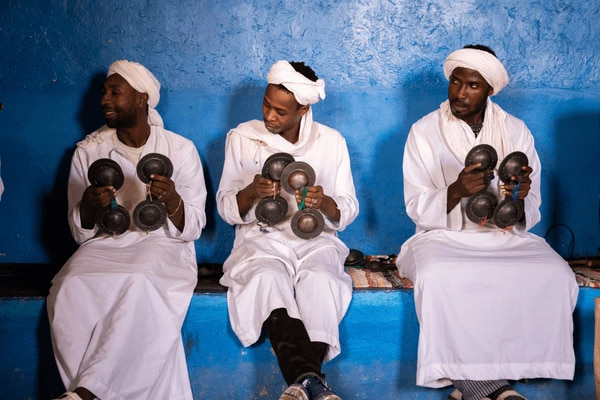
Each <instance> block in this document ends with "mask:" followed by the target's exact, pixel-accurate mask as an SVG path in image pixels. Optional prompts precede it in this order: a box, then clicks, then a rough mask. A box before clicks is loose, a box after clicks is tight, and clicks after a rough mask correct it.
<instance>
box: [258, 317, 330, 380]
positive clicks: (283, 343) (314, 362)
mask: <svg viewBox="0 0 600 400" xmlns="http://www.w3.org/2000/svg"><path fill="white" fill-rule="evenodd" d="M263 329H264V331H265V333H266V334H267V336H268V337H269V340H270V341H271V347H273V351H275V355H276V356H277V362H278V363H279V369H280V370H281V374H282V375H283V378H284V379H285V381H286V382H287V384H288V385H291V384H292V383H295V382H296V381H297V380H298V379H299V378H300V377H301V376H303V375H306V374H308V373H314V374H317V375H319V376H323V375H322V374H321V365H322V364H323V359H324V358H325V354H326V353H327V346H328V345H327V344H326V343H321V342H311V341H310V338H309V337H308V333H307V332H306V328H305V327H304V324H303V323H302V321H300V320H299V319H295V318H291V317H290V316H289V315H288V313H287V311H286V309H285V308H278V309H276V310H273V312H271V315H269V317H268V318H267V319H266V321H265V322H264V323H263Z"/></svg>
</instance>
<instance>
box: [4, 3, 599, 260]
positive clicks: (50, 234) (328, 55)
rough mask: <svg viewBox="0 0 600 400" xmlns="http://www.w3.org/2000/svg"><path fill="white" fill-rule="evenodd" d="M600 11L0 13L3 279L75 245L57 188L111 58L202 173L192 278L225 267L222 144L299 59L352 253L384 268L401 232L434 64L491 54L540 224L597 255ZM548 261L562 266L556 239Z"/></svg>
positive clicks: (198, 6)
mask: <svg viewBox="0 0 600 400" xmlns="http://www.w3.org/2000/svg"><path fill="white" fill-rule="evenodd" d="M599 20H600V3H599V2H598V1H591V2H590V1H588V0H572V1H563V0H544V1H531V0H524V1H523V0H491V1H486V2H479V1H474V0H473V1H454V2H447V1H444V0H429V1H417V0H396V1H393V0H369V1H358V0H356V1H351V0H332V1H307V0H278V1H273V0H265V1H262V0H261V1H258V0H253V1H234V0H222V1H219V2H214V1H205V0H202V1H195V0H194V1H193V0H183V1H174V0H144V1H142V0H132V1H128V2H122V1H115V0H106V1H102V2H94V1H74V0H62V1H58V0H30V1H7V0H3V1H0V48H1V49H2V51H1V52H0V102H1V103H2V105H3V109H2V110H1V111H0V157H1V158H2V179H3V180H4V184H5V193H4V195H3V196H2V200H1V202H0V263H2V262H48V261H50V262H57V263H61V262H63V261H64V260H65V259H66V258H67V257H68V256H69V255H70V254H71V252H72V251H73V249H74V243H73V241H72V239H71V237H70V234H69V232H68V228H67V224H66V182H67V175H68V168H69V160H70V157H71V154H72V151H73V147H74V143H75V142H76V141H78V140H80V139H82V138H83V137H84V135H85V134H86V133H89V132H91V131H93V130H94V129H96V128H97V127H99V126H100V125H101V124H102V119H101V116H100V112H99V107H98V101H99V97H100V96H99V93H100V91H99V87H100V84H101V82H102V80H103V75H104V73H105V71H106V68H107V66H108V65H109V64H110V63H111V62H112V61H114V60H115V59H120V58H128V59H131V60H136V61H140V62H142V63H143V64H145V65H146V66H148V67H149V68H150V70H152V71H153V72H154V73H155V75H156V76H157V77H158V79H159V80H160V81H161V82H162V84H163V90H162V92H161V95H162V99H161V102H160V104H159V106H158V110H159V112H161V114H162V116H163V118H164V120H165V123H166V126H167V127H168V128H169V129H171V130H174V131H176V132H178V133H181V134H183V135H184V136H187V137H189V138H191V139H192V140H193V141H194V142H195V143H196V145H197V147H198V151H199V153H200V156H201V157H202V158H203V160H204V166H205V170H206V172H205V173H206V181H207V185H208V190H209V201H208V205H207V207H208V208H207V210H208V215H209V224H208V227H207V229H206V231H205V233H204V235H203V237H202V238H201V239H200V240H199V241H198V242H197V245H196V246H197V250H198V261H199V262H222V261H223V260H224V259H225V258H226V257H227V255H228V253H229V250H230V248H231V245H232V241H233V229H232V228H231V227H230V226H228V225H226V224H225V223H223V221H221V219H220V218H219V216H218V214H217V212H216V209H215V202H214V194H215V192H216V189H217V186H218V183H219V179H220V175H221V169H222V162H223V148H224V142H225V134H226V132H227V131H228V129H229V128H231V127H233V126H235V125H237V124H238V123H240V122H242V121H245V120H247V119H250V118H260V116H261V114H260V103H261V99H262V95H263V91H264V87H265V82H264V77H265V75H266V73H267V72H268V69H269V67H270V65H271V64H272V63H273V62H274V61H276V60H278V59H288V60H302V61H306V62H307V63H308V64H309V65H311V66H313V67H314V69H315V70H316V72H317V74H318V75H319V76H321V77H323V78H324V79H325V80H326V84H327V99H326V100H325V101H324V102H322V103H320V104H317V105H316V106H315V107H314V110H315V117H316V119H317V120H319V121H321V122H323V123H326V124H328V125H331V126H333V127H335V128H337V129H338V130H340V131H341V132H342V133H343V134H344V135H345V136H346V138H347V141H348V145H349V148H350V153H351V158H352V165H353V170H354V177H355V181H356V187H357V191H358V196H359V199H360V201H361V214H360V216H359V218H358V219H357V221H356V222H355V223H354V224H353V225H352V226H351V227H349V228H348V229H347V230H346V231H345V232H343V233H342V234H341V238H342V239H343V240H344V241H345V242H346V243H347V244H348V245H349V246H350V247H355V248H359V249H361V250H363V251H365V252H367V253H384V254H387V253H395V252H397V250H398V248H399V246H400V244H401V243H402V242H403V241H404V240H405V239H407V238H408V237H409V236H410V235H411V234H412V232H413V231H414V225H413V224H412V222H411V221H410V220H409V218H408V217H407V216H406V214H405V210H404V206H403V204H404V200H403V189H402V181H401V168H400V167H401V161H402V151H403V146H404V142H405V139H406V135H407V133H408V130H409V128H410V125H411V124H412V123H413V122H415V121H416V120H417V119H419V118H420V117H421V116H423V115H424V114H426V113H428V112H429V111H431V110H433V109H434V108H436V107H437V106H438V105H439V103H441V102H442V101H443V100H444V98H445V91H446V89H445V87H446V82H445V80H444V78H443V75H442V71H441V67H442V63H443V60H444V58H445V56H446V55H447V54H448V53H449V52H450V51H452V50H454V49H456V48H459V47H462V46H463V45H464V44H468V43H484V44H487V45H489V46H491V47H492V48H493V49H494V50H495V51H496V53H497V54H498V57H499V58H500V59H501V60H502V61H503V62H504V64H505V65H506V67H507V70H508V71H509V74H510V76H511V82H510V84H509V85H508V87H507V88H506V89H505V91H503V92H502V93H501V94H500V95H499V96H497V98H496V100H497V101H498V103H499V104H500V105H502V106H503V107H504V108H505V109H506V110H507V111H509V112H511V113H514V114H516V115H517V116H519V117H520V118H521V119H523V120H524V121H525V122H526V123H527V124H528V125H529V127H530V128H531V130H532V132H533V133H534V136H535V137H536V140H537V145H538V150H539V152H540V156H541V158H542V161H543V163H544V167H545V168H544V171H543V187H544V190H543V196H544V204H543V210H542V212H543V221H542V223H540V224H539V225H538V227H537V228H536V230H535V231H536V233H538V234H541V235H544V234H545V233H546V231H547V230H548V228H549V227H550V226H552V225H553V224H557V223H559V224H565V225H566V226H568V228H570V229H571V230H572V231H573V233H574V235H575V243H574V245H573V252H574V254H576V255H593V254H596V252H597V248H598V245H600V224H599V214H598V209H599V201H600V185H599V183H600V179H599V178H598V172H599V171H600V157H598V149H599V148H600V134H599V133H600V91H599V90H600V29H599V28H598V26H599V24H598V21H599ZM550 239H551V243H552V245H553V246H554V247H555V248H556V249H557V250H558V251H560V252H561V254H563V255H569V254H568V253H569V244H570V241H571V238H570V234H569V232H568V229H567V228H566V227H563V226H560V227H559V228H557V229H555V230H552V234H551V237H550Z"/></svg>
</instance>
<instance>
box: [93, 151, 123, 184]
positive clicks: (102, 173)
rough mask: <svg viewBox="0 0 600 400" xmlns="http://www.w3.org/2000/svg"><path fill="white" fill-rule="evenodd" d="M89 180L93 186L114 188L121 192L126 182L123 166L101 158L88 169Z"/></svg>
mask: <svg viewBox="0 0 600 400" xmlns="http://www.w3.org/2000/svg"><path fill="white" fill-rule="evenodd" d="M87 175H88V179H89V181H90V183H91V184H92V186H95V187H104V186H112V187H114V188H115V189H116V190H119V189H120V188H121V186H123V183H124V182H125V176H124V175H123V170H122V169H121V166H120V165H119V164H118V163H117V162H116V161H114V160H111V159H110V158H99V159H98V160H96V161H94V162H93V163H92V165H90V167H89V168H88V173H87Z"/></svg>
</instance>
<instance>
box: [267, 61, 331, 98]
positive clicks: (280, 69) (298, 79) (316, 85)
mask: <svg viewBox="0 0 600 400" xmlns="http://www.w3.org/2000/svg"><path fill="white" fill-rule="evenodd" d="M267 82H268V83H269V84H271V85H283V86H285V88H286V89H287V90H289V91H290V92H292V93H293V94H294V97H295V98H296V101H297V102H298V103H299V104H301V105H307V104H315V103H316V102H318V101H319V100H324V99H325V81H324V80H323V79H317V81H316V82H314V81H311V80H310V79H308V78H307V77H305V76H304V75H302V74H301V73H300V72H298V71H296V70H295V69H294V67H292V64H290V63H289V62H287V61H285V60H280V61H277V62H276V63H275V64H273V66H272V67H271V70H270V71H269V73H268V74H267Z"/></svg>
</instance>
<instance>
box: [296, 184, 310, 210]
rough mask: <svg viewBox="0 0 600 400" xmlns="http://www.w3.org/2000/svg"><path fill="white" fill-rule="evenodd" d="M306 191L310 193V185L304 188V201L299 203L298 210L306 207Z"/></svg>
mask: <svg viewBox="0 0 600 400" xmlns="http://www.w3.org/2000/svg"><path fill="white" fill-rule="evenodd" d="M306 193H308V187H307V186H304V187H303V188H302V201H301V202H300V204H298V210H304V208H305V207H306V205H305V202H306Z"/></svg>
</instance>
